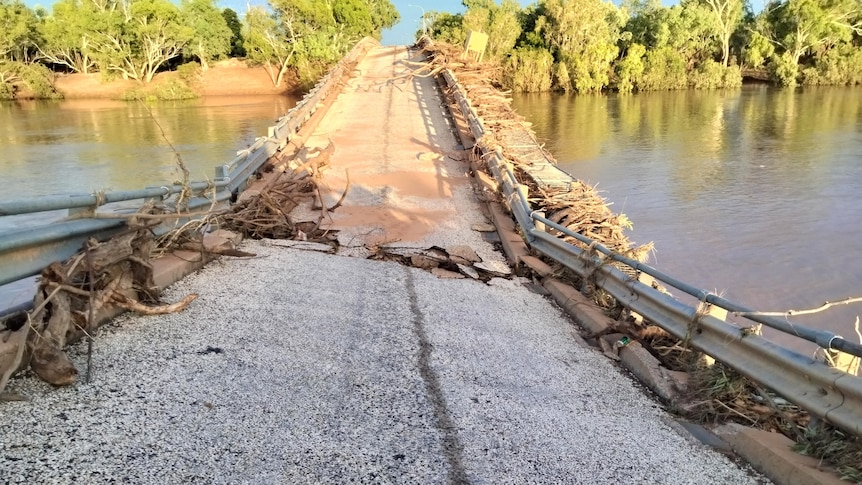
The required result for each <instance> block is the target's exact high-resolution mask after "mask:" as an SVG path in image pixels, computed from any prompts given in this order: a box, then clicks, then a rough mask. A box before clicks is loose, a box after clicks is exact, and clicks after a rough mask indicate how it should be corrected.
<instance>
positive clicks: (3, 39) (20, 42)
mask: <svg viewBox="0 0 862 485" xmlns="http://www.w3.org/2000/svg"><path fill="white" fill-rule="evenodd" d="M38 25H39V18H38V17H37V16H36V12H34V11H33V10H30V9H29V8H28V7H27V6H26V5H24V4H23V3H22V2H21V1H20V0H0V58H6V59H9V60H12V61H22V62H27V61H29V60H30V59H31V57H32V54H33V52H34V51H35V49H36V47H37V46H38V44H39V37H38Z"/></svg>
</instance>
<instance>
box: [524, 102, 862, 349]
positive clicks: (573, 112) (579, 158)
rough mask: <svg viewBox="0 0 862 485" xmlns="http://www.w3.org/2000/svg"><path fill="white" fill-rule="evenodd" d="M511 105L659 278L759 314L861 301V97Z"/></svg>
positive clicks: (854, 311) (850, 309)
mask: <svg viewBox="0 0 862 485" xmlns="http://www.w3.org/2000/svg"><path fill="white" fill-rule="evenodd" d="M514 106H515V108H516V110H517V111H518V112H519V113H521V114H522V115H524V116H525V117H526V118H527V120H528V121H530V122H531V123H533V129H534V130H535V131H536V134H537V137H538V138H539V140H540V141H541V142H543V143H545V144H546V148H548V150H550V152H551V153H553V154H554V155H555V157H556V158H557V161H558V162H559V164H560V166H561V167H562V168H563V169H565V170H566V171H568V172H569V173H571V174H572V175H574V176H575V177H577V178H580V179H582V180H585V181H587V182H590V183H592V184H594V185H597V188H598V189H599V190H600V191H601V192H602V193H603V196H605V197H606V198H607V199H608V200H609V201H610V202H612V203H613V206H612V208H613V209H614V210H615V211H618V212H623V213H625V214H627V215H628V216H629V218H630V219H631V220H632V221H633V223H634V229H633V231H632V232H631V233H630V235H631V237H632V238H633V239H634V240H635V241H636V242H639V243H644V242H648V241H653V242H655V245H656V251H655V254H654V255H653V256H652V258H651V261H650V262H651V264H653V265H654V266H656V267H658V268H659V269H660V270H662V271H664V272H667V273H669V274H672V275H674V276H676V277H678V278H680V279H682V280H683V281H686V282H688V283H691V284H694V285H695V286H698V287H700V288H703V289H706V290H709V291H712V292H714V293H718V294H722V295H724V296H725V297H726V298H728V299H730V300H732V301H736V302H739V303H742V304H744V305H746V306H748V307H750V308H753V309H755V310H758V311H786V310H789V309H796V310H799V309H804V308H812V307H817V306H819V305H820V304H821V303H823V302H824V301H827V300H838V299H842V298H847V297H857V296H862V89H852V88H825V89H804V90H779V89H774V88H769V87H766V86H746V87H744V88H743V89H741V90H731V91H686V92H667V93H647V94H638V95H629V96H625V95H623V96H619V95H606V96H577V97H572V96H561V95H554V94H541V95H517V96H515V98H514ZM859 314H862V304H859V303H857V304H854V305H843V306H840V307H834V308H833V309H830V310H828V311H825V312H821V313H817V314H815V315H812V316H806V317H794V318H792V319H791V321H792V322H795V323H800V324H805V325H810V326H815V327H820V328H826V329H829V330H832V331H835V332H838V333H841V334H842V335H844V336H845V337H848V338H850V339H852V340H854V341H855V340H857V337H856V335H855V331H854V329H853V327H854V326H853V323H854V320H855V319H856V317H857V315H859ZM767 335H769V336H770V337H771V338H774V339H776V340H778V341H782V342H784V343H790V342H791V341H792V340H793V339H789V338H786V337H784V336H780V335H775V334H773V333H770V332H768V331H767ZM794 346H796V345H794Z"/></svg>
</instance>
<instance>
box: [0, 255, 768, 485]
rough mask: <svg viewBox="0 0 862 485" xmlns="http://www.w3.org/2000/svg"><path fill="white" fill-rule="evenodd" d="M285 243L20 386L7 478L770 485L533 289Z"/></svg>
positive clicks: (2, 477)
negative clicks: (701, 438) (188, 300)
mask: <svg viewBox="0 0 862 485" xmlns="http://www.w3.org/2000/svg"><path fill="white" fill-rule="evenodd" d="M278 244H279V243H278V242H277V241H274V242H268V241H264V242H256V243H248V244H246V245H245V249H246V250H249V251H252V252H256V253H257V254H258V257H257V258H253V259H224V260H222V261H220V262H217V263H214V264H211V265H210V266H209V267H207V268H206V269H204V270H203V271H202V272H200V273H198V274H197V275H193V276H192V277H189V278H187V279H186V280H184V281H181V282H179V283H177V284H176V285H174V286H173V287H171V288H170V289H169V290H168V291H167V292H166V294H165V299H166V300H168V301H174V300H177V299H179V298H181V297H182V296H184V295H186V294H188V293H189V292H197V293H199V294H200V298H199V299H198V300H197V301H195V302H194V303H193V304H192V305H191V307H190V308H188V309H187V310H186V311H185V312H183V313H180V314H173V315H165V316H155V317H142V316H125V317H121V318H120V319H118V320H117V321H116V324H115V325H111V326H106V327H103V329H102V330H101V331H100V332H99V335H98V337H97V340H96V346H95V353H94V355H93V367H94V374H93V379H92V382H91V383H89V384H85V383H80V384H78V385H76V386H74V387H70V388H62V389H55V388H51V387H50V386H47V385H45V384H43V383H41V382H39V381H38V380H36V379H35V378H31V377H27V378H24V379H16V380H13V381H12V382H11V384H10V390H11V391H15V392H21V393H24V394H26V395H28V396H30V398H31V401H30V402H10V403H2V404H0V420H2V423H3V426H2V427H0V483H71V482H79V483H112V482H122V483H159V484H161V483H345V482H361V483H445V482H469V483H489V484H490V483H493V484H497V483H607V484H617V483H661V484H673V483H679V484H695V483H709V484H715V483H733V484H741V483H756V480H755V479H754V478H752V476H751V475H749V473H748V472H746V471H745V470H741V469H740V468H738V467H737V466H736V465H734V464H733V463H731V462H730V461H729V460H728V459H727V458H725V457H724V456H723V455H721V454H719V453H716V452H713V451H711V450H709V449H706V448H705V447H704V446H703V445H701V444H699V443H697V442H694V441H693V440H692V439H691V437H690V436H687V435H686V434H685V433H684V432H682V431H681V430H680V429H679V427H678V426H677V425H675V424H674V423H673V422H672V420H671V418H670V417H669V416H668V415H667V414H666V413H665V412H664V411H662V409H661V408H660V407H659V406H658V405H657V404H656V403H655V402H654V401H653V400H651V399H650V398H649V397H647V396H646V395H645V394H644V392H643V391H642V390H641V389H640V387H639V386H638V385H637V384H636V383H634V382H633V381H632V380H631V379H630V378H629V377H628V376H626V375H623V374H622V373H621V372H620V371H619V370H618V369H617V368H615V367H614V366H613V365H612V364H611V363H609V362H608V361H607V360H606V359H605V358H604V357H603V356H601V355H600V354H599V353H598V352H597V351H595V350H593V349H591V348H588V347H585V346H584V345H583V344H582V342H581V341H580V339H578V338H577V337H575V336H574V332H575V329H574V328H573V327H572V325H571V324H570V322H569V321H567V319H566V318H564V317H563V316H562V315H561V313H560V310H559V309H557V308H556V307H555V306H553V305H551V304H550V303H549V302H548V301H547V300H545V299H544V298H543V297H541V296H539V295H536V294H534V293H531V292H530V291H528V290H527V289H526V288H525V287H524V286H523V285H522V284H521V282H520V281H518V280H492V282H491V284H483V283H481V282H477V281H472V280H441V279H437V278H435V277H434V276H432V275H430V274H429V273H427V272H424V271H421V270H416V269H412V268H406V267H403V266H400V265H398V264H395V263H387V262H375V261H369V260H363V259H356V258H345V257H340V256H331V255H324V254H319V253H313V252H307V251H301V250H296V249H287V248H283V247H279V246H278ZM273 268H278V270H274V269H273ZM85 352H86V346H85V345H79V346H77V347H75V348H74V349H73V350H72V351H70V354H71V356H72V358H73V359H74V360H75V362H76V364H77V365H78V366H79V368H80V369H84V368H85V365H86V364H85V362H86V355H85Z"/></svg>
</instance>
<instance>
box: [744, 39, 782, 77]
mask: <svg viewBox="0 0 862 485" xmlns="http://www.w3.org/2000/svg"><path fill="white" fill-rule="evenodd" d="M774 53H775V45H774V44H773V43H772V42H770V41H769V39H767V38H766V37H764V35H763V34H761V33H760V32H756V31H755V32H754V33H752V35H751V37H750V39H749V42H748V45H746V46H745V47H744V48H743V50H742V60H743V62H745V63H746V64H747V65H749V66H751V67H753V68H759V67H763V65H764V63H765V62H766V60H767V59H769V58H770V57H772V55H773V54H774Z"/></svg>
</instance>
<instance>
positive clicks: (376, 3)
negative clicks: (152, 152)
mask: <svg viewBox="0 0 862 485" xmlns="http://www.w3.org/2000/svg"><path fill="white" fill-rule="evenodd" d="M398 20H399V15H398V12H397V10H396V9H395V7H394V6H393V5H392V3H391V2H390V1H389V0H328V1H325V2H320V1H315V0H270V2H269V4H268V6H267V8H262V7H250V8H249V9H248V11H247V12H245V15H244V16H243V18H242V19H240V18H239V16H238V15H237V13H236V12H234V11H233V10H231V9H223V10H222V9H219V8H217V7H216V5H215V0H181V1H180V2H179V5H177V4H175V3H173V2H172V1H170V0H58V1H57V2H56V3H54V5H53V6H52V7H51V10H50V11H48V10H45V9H42V8H37V9H35V10H34V9H31V8H29V7H27V6H26V5H24V3H23V2H22V1H21V0H0V99H12V98H15V97H16V96H18V95H20V94H21V93H22V92H24V93H26V94H27V95H28V96H32V97H39V98H50V97H57V93H56V92H55V90H54V88H53V79H54V76H55V75H56V74H57V73H61V72H65V73H84V74H90V73H97V72H98V73H100V74H101V75H102V76H103V78H105V79H112V78H123V79H134V80H137V81H139V82H140V83H141V84H142V85H143V86H146V85H148V84H149V83H150V82H151V81H152V80H153V77H154V76H155V74H156V73H158V72H160V71H164V70H174V69H176V68H177V67H179V66H184V65H186V64H188V63H189V62H194V63H195V66H194V67H191V68H190V67H186V68H185V69H186V72H181V73H180V76H178V79H177V80H175V81H172V82H171V83H170V84H169V85H167V86H160V87H159V88H158V89H155V90H150V89H147V88H146V87H142V88H141V89H140V90H138V91H140V92H146V93H147V96H151V95H154V96H155V97H157V98H160V99H179V98H187V97H190V96H194V95H195V91H194V89H193V88H194V86H193V83H192V82H190V80H191V79H193V78H194V76H193V75H191V74H190V72H193V71H194V70H195V69H200V70H201V71H206V70H207V69H209V67H210V63H212V62H213V61H215V60H217V59H222V58H226V57H245V58H246V59H247V60H248V62H250V63H252V64H253V65H258V66H261V67H263V68H264V69H266V71H267V72H268V73H269V75H270V78H271V79H272V82H273V85H274V86H280V85H282V83H283V82H284V79H285V74H287V73H288V71H290V70H291V69H295V70H297V72H298V73H299V79H300V83H302V84H305V85H310V84H312V83H313V82H315V81H316V80H317V78H318V77H319V76H320V74H321V73H322V72H323V71H325V69H326V68H328V66H329V65H331V63H333V62H335V61H337V60H338V59H340V58H341V57H342V56H343V55H344V54H345V53H346V52H347V51H348V50H349V49H350V48H351V47H352V46H353V45H354V44H355V43H356V42H357V41H358V40H359V39H361V38H362V37H364V36H366V35H370V36H374V37H377V38H379V37H380V33H381V31H382V30H383V29H385V28H388V27H391V26H392V25H394V24H395V23H396V22H397V21H398ZM153 91H155V94H153ZM129 96H130V97H132V98H136V97H139V96H138V95H137V94H135V93H131V94H129Z"/></svg>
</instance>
